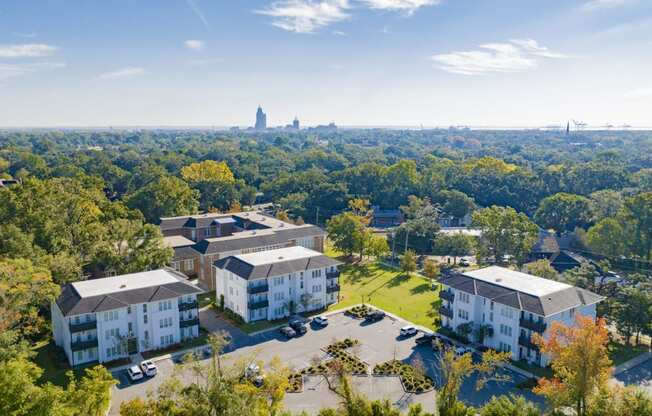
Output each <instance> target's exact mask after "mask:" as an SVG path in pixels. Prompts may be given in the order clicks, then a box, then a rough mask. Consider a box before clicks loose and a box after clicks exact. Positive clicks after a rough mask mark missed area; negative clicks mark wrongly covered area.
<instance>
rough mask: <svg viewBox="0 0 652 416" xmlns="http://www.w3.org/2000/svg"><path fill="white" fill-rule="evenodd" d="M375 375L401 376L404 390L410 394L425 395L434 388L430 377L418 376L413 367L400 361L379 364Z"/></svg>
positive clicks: (375, 369) (375, 368)
mask: <svg viewBox="0 0 652 416" xmlns="http://www.w3.org/2000/svg"><path fill="white" fill-rule="evenodd" d="M373 373H374V375H380V376H399V378H400V379H401V384H403V389H405V391H406V392H408V393H425V392H427V391H430V390H432V389H433V388H434V383H433V381H432V379H431V378H430V377H428V376H426V375H421V374H418V372H417V371H416V370H415V369H414V368H413V367H412V366H411V365H409V364H405V363H403V362H401V361H398V360H392V361H387V362H385V363H381V364H377V365H376V366H375V367H374V371H373Z"/></svg>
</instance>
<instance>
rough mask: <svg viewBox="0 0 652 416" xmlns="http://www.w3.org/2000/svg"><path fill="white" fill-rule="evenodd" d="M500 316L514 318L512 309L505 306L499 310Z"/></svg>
mask: <svg viewBox="0 0 652 416" xmlns="http://www.w3.org/2000/svg"><path fill="white" fill-rule="evenodd" d="M500 316H502V317H504V318H509V319H513V318H514V309H512V308H510V307H507V306H503V307H502V308H500Z"/></svg>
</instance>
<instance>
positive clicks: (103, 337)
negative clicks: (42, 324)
mask: <svg viewBox="0 0 652 416" xmlns="http://www.w3.org/2000/svg"><path fill="white" fill-rule="evenodd" d="M202 292H203V290H201V289H199V288H198V287H197V286H195V285H193V284H191V283H189V282H188V281H187V280H186V277H185V276H184V275H182V274H180V273H178V272H176V271H175V270H172V269H159V270H151V271H147V272H141V273H131V274H125V275H121V276H114V277H107V278H104V279H94V280H86V281H80V282H74V283H70V284H67V285H65V286H64V287H63V288H62V290H61V294H60V295H59V297H58V298H57V299H56V300H55V301H54V302H52V306H51V310H52V332H53V335H54V341H55V343H56V345H58V346H59V347H61V348H62V349H63V350H64V352H65V354H66V356H67V357H68V361H69V362H70V365H72V366H76V365H80V364H86V363H90V362H108V361H114V360H117V359H120V358H124V357H128V356H129V355H130V354H135V353H138V352H144V351H150V350H156V349H162V348H167V347H170V346H172V345H175V344H180V343H182V342H183V341H185V340H187V339H189V338H195V337H197V336H198V335H199V315H198V303H197V295H198V294H199V293H202Z"/></svg>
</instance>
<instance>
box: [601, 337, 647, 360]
mask: <svg viewBox="0 0 652 416" xmlns="http://www.w3.org/2000/svg"><path fill="white" fill-rule="evenodd" d="M607 348H608V349H609V358H611V361H613V365H614V366H616V365H619V364H622V363H624V362H626V361H629V360H631V359H632V358H634V357H636V356H637V355H639V354H642V353H644V352H646V351H647V350H648V348H647V346H646V345H639V346H636V347H635V346H633V345H625V344H621V343H618V342H613V341H612V342H610V343H609V345H608V347H607Z"/></svg>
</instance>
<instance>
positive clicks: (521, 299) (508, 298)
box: [441, 268, 604, 316]
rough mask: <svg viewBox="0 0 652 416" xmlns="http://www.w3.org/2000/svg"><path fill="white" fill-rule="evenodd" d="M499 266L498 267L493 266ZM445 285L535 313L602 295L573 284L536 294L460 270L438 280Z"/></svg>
mask: <svg viewBox="0 0 652 416" xmlns="http://www.w3.org/2000/svg"><path fill="white" fill-rule="evenodd" d="M496 269H501V268H496ZM441 283H442V284H443V285H445V286H450V287H452V288H454V289H457V290H461V291H463V292H466V293H470V294H473V295H478V296H482V297H484V298H487V299H491V300H493V301H494V302H496V303H500V304H502V305H507V306H511V307H513V308H516V309H523V310H525V311H527V312H532V313H534V314H537V315H542V316H550V315H554V314H557V313H559V312H561V311H565V310H568V309H570V308H576V307H580V306H584V305H592V304H594V303H597V302H600V301H601V300H603V299H604V298H603V297H602V296H600V295H597V294H595V293H593V292H590V291H588V290H585V289H581V288H578V287H573V286H568V285H566V286H560V287H559V288H558V290H555V291H553V292H550V293H545V294H542V295H540V296H536V295H532V294H528V293H525V292H523V291H520V290H515V289H511V288H507V287H504V286H501V285H500V283H491V282H487V281H484V280H479V279H476V278H474V277H472V276H468V275H464V274H456V275H452V276H450V277H447V278H444V279H442V280H441Z"/></svg>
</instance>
